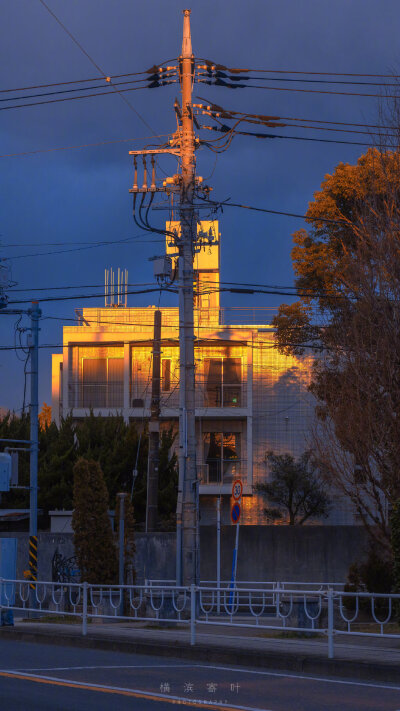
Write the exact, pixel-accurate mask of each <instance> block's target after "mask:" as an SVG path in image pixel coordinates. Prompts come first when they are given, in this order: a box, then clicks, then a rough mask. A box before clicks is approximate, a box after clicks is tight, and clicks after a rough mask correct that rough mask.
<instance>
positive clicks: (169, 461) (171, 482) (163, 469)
mask: <svg viewBox="0 0 400 711" xmlns="http://www.w3.org/2000/svg"><path fill="white" fill-rule="evenodd" d="M175 438H176V432H173V429H172V427H170V428H169V429H164V430H162V431H161V434H160V450H159V466H158V513H159V521H160V524H161V527H162V528H163V529H164V530H175V528H176V499H177V494H178V460H177V456H176V454H175V452H173V453H171V449H172V446H173V444H174V441H175Z"/></svg>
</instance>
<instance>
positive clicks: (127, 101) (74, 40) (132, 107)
mask: <svg viewBox="0 0 400 711" xmlns="http://www.w3.org/2000/svg"><path fill="white" fill-rule="evenodd" d="M39 2H40V3H41V4H42V5H43V7H44V8H45V9H46V10H47V12H48V13H49V14H50V15H51V16H52V17H53V19H54V20H55V21H56V22H57V24H58V25H59V26H60V27H61V28H62V29H63V30H64V32H65V33H66V34H67V35H68V37H70V39H71V40H72V41H73V42H74V44H76V46H77V47H78V48H79V49H80V51H81V52H82V53H83V54H84V55H85V57H87V59H88V60H89V62H91V64H92V65H93V66H94V67H95V68H96V69H97V71H98V72H99V73H100V74H101V76H105V75H106V72H104V71H103V70H102V69H101V67H100V66H99V65H98V64H97V62H95V60H94V59H93V57H91V55H90V54H89V53H88V52H87V51H86V49H85V48H84V47H83V45H82V44H81V43H80V42H79V41H78V40H77V39H76V37H75V36H74V35H73V34H72V32H70V30H69V29H68V28H67V27H66V25H65V24H64V23H63V22H62V21H61V20H60V18H59V17H57V15H56V14H55V12H53V10H51V9H50V7H49V6H48V5H47V3H46V2H45V0H39ZM111 85H112V83H111ZM116 91H117V92H118V93H119V94H120V95H121V99H122V100H123V101H124V102H125V104H126V105H127V106H129V108H130V109H131V111H133V112H134V113H135V114H136V116H137V117H138V118H139V119H140V120H141V121H142V123H144V125H145V126H147V128H148V129H149V130H150V131H151V133H153V134H154V135H155V131H153V129H152V127H151V126H150V124H149V123H148V122H147V121H146V119H145V118H144V117H143V116H142V115H141V114H140V113H139V111H138V110H137V109H135V107H134V106H133V104H131V103H130V101H129V100H128V99H127V98H126V97H125V96H122V92H123V91H127V89H119V90H118V89H116Z"/></svg>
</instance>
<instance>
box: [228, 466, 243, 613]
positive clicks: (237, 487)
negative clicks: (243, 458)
mask: <svg viewBox="0 0 400 711" xmlns="http://www.w3.org/2000/svg"><path fill="white" fill-rule="evenodd" d="M242 493H243V484H242V482H241V480H240V479H236V480H235V481H234V482H233V484H232V498H233V500H234V504H233V505H232V509H231V521H232V523H234V524H235V525H236V536H235V548H234V550H233V558H232V573H231V584H230V595H229V605H230V606H231V612H232V611H233V601H234V589H235V585H236V571H237V557H238V548H239V520H240V516H241V513H242V507H241V504H240V502H241V498H242Z"/></svg>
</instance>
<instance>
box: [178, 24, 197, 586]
mask: <svg viewBox="0 0 400 711" xmlns="http://www.w3.org/2000/svg"><path fill="white" fill-rule="evenodd" d="M179 73H180V82H181V91H182V128H181V131H182V137H181V166H182V168H181V170H182V182H181V193H180V210H179V211H180V223H181V240H180V244H179V259H178V272H179V351H180V389H179V394H180V402H179V406H180V407H179V491H178V496H179V495H181V496H182V505H181V512H182V523H181V525H182V534H183V535H182V552H181V556H182V558H181V561H182V562H181V566H182V568H181V575H179V578H180V577H182V580H177V583H178V584H184V585H190V584H191V583H194V584H195V585H197V584H198V582H199V567H200V559H199V534H198V526H199V495H198V491H199V489H198V481H197V468H196V430H195V373H194V328H193V277H194V272H193V256H194V243H195V240H196V237H197V222H196V220H195V214H194V208H193V198H194V187H195V156H194V152H195V137H194V132H193V108H192V85H193V74H194V56H193V53H192V40H191V33H190V10H184V11H183V42H182V54H181V57H180V58H179ZM178 524H180V521H177V525H178ZM179 539H180V535H179V536H178V537H177V545H178V541H179ZM179 553H180V551H179V550H177V557H178V556H179ZM178 565H179V563H178ZM178 572H179V571H178ZM177 578H178V575H177Z"/></svg>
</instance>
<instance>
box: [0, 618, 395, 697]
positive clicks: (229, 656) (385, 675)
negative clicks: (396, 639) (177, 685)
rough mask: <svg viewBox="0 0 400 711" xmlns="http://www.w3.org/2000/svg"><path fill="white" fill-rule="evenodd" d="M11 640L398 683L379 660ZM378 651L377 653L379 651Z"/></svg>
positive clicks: (36, 637)
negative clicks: (367, 660) (368, 660)
mask: <svg viewBox="0 0 400 711" xmlns="http://www.w3.org/2000/svg"><path fill="white" fill-rule="evenodd" d="M6 637H10V638H11V639H13V640H16V641H17V640H18V641H21V642H36V643H42V644H43V643H44V644H54V645H57V646H60V645H67V646H72V647H80V648H83V649H102V650H107V651H112V652H122V653H126V654H149V655H156V656H159V657H176V658H179V659H181V658H184V659H186V660H187V659H191V660H194V661H198V662H207V663H218V664H229V665H236V666H246V667H257V668H260V667H261V668H263V669H268V670H271V671H279V672H282V671H287V672H297V673H302V674H318V675H324V676H330V677H344V678H351V679H353V680H358V681H370V682H389V683H390V682H392V683H398V681H399V666H398V665H397V664H395V663H393V664H382V663H379V662H378V661H373V662H366V661H363V660H348V659H340V658H338V659H328V658H321V657H320V656H317V655H311V654H308V655H304V654H301V655H298V654H296V653H290V652H281V651H272V650H268V651H265V652H261V651H260V650H250V649H237V650H232V649H227V648H226V647H222V646H217V645H213V646H212V647H209V646H207V645H206V644H204V643H201V642H199V643H198V644H196V645H195V646H194V647H192V646H191V645H190V644H188V643H185V642H181V641H177V640H174V642H173V643H170V642H162V641H157V643H156V644H155V643H154V642H153V641H146V640H136V641H133V640H131V641H127V640H125V639H110V638H109V637H101V636H96V637H90V636H89V635H88V636H86V637H83V636H78V635H71V634H68V633H67V634H66V633H63V634H62V635H54V630H40V631H38V630H32V631H29V630H28V629H25V630H20V629H15V628H11V627H10V628H2V629H1V632H0V639H1V638H6ZM378 651H379V650H378Z"/></svg>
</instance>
